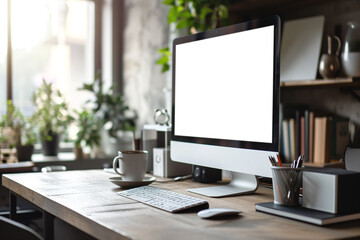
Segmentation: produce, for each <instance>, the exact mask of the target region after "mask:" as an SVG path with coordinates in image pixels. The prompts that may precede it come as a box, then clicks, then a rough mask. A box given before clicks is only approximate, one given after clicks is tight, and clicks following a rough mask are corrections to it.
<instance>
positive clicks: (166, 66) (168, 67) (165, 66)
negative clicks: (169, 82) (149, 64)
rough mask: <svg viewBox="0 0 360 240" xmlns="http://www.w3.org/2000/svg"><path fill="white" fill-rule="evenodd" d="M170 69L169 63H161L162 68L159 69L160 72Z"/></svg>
mask: <svg viewBox="0 0 360 240" xmlns="http://www.w3.org/2000/svg"><path fill="white" fill-rule="evenodd" d="M169 69H170V65H169V64H165V65H163V67H162V69H161V73H164V72H167V71H168V70H169Z"/></svg>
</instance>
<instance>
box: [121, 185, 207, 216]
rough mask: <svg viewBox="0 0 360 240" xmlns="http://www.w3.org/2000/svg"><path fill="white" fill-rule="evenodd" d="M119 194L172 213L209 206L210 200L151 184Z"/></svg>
mask: <svg viewBox="0 0 360 240" xmlns="http://www.w3.org/2000/svg"><path fill="white" fill-rule="evenodd" d="M118 194H119V195H120V196H123V197H127V198H130V199H133V200H136V201H138V202H142V203H145V204H147V205H150V206H152V207H156V208H159V209H162V210H165V211H168V212H172V213H174V212H179V211H182V210H186V209H190V208H200V209H204V208H208V207H209V204H208V202H207V201H205V200H203V199H200V198H195V197H191V196H187V195H184V194H181V193H176V192H172V191H168V190H165V189H161V188H156V187H151V186H144V187H137V188H132V189H129V190H125V191H122V192H118Z"/></svg>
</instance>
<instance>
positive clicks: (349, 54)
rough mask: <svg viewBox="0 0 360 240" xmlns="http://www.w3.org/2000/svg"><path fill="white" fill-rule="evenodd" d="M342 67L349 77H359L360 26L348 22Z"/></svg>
mask: <svg viewBox="0 0 360 240" xmlns="http://www.w3.org/2000/svg"><path fill="white" fill-rule="evenodd" d="M341 57H342V65H343V69H344V72H345V74H346V75H348V76H349V77H360V24H359V23H356V22H349V23H348V29H347V32H346V34H345V39H344V50H343V53H342V56H341Z"/></svg>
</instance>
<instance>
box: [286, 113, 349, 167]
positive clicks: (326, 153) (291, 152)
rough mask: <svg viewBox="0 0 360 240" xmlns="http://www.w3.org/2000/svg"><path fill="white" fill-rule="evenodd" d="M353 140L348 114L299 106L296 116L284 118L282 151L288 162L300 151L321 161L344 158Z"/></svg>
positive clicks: (313, 161) (308, 161)
mask: <svg viewBox="0 0 360 240" xmlns="http://www.w3.org/2000/svg"><path fill="white" fill-rule="evenodd" d="M349 141H350V136H349V119H347V118H342V117H337V116H329V115H320V114H319V113H315V112H313V111H309V110H303V111H300V110H296V111H295V116H294V117H288V118H284V119H282V123H281V144H282V146H281V150H280V151H281V154H282V156H283V157H284V158H285V159H286V161H288V162H292V161H293V160H294V159H296V158H297V156H299V155H304V156H305V162H306V163H315V164H319V165H322V164H325V163H328V162H330V161H332V160H339V159H342V158H343V155H344V152H345V148H346V146H347V145H348V144H349Z"/></svg>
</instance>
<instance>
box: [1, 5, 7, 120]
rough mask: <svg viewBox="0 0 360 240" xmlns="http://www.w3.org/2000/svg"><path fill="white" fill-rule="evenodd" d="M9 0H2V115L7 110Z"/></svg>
mask: <svg viewBox="0 0 360 240" xmlns="http://www.w3.org/2000/svg"><path fill="white" fill-rule="evenodd" d="M7 17H8V16H7V1H0V36H1V40H0V115H2V114H4V113H5V111H6V107H5V106H6V104H5V103H6V89H7V83H6V56H7V54H6V51H7Z"/></svg>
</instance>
